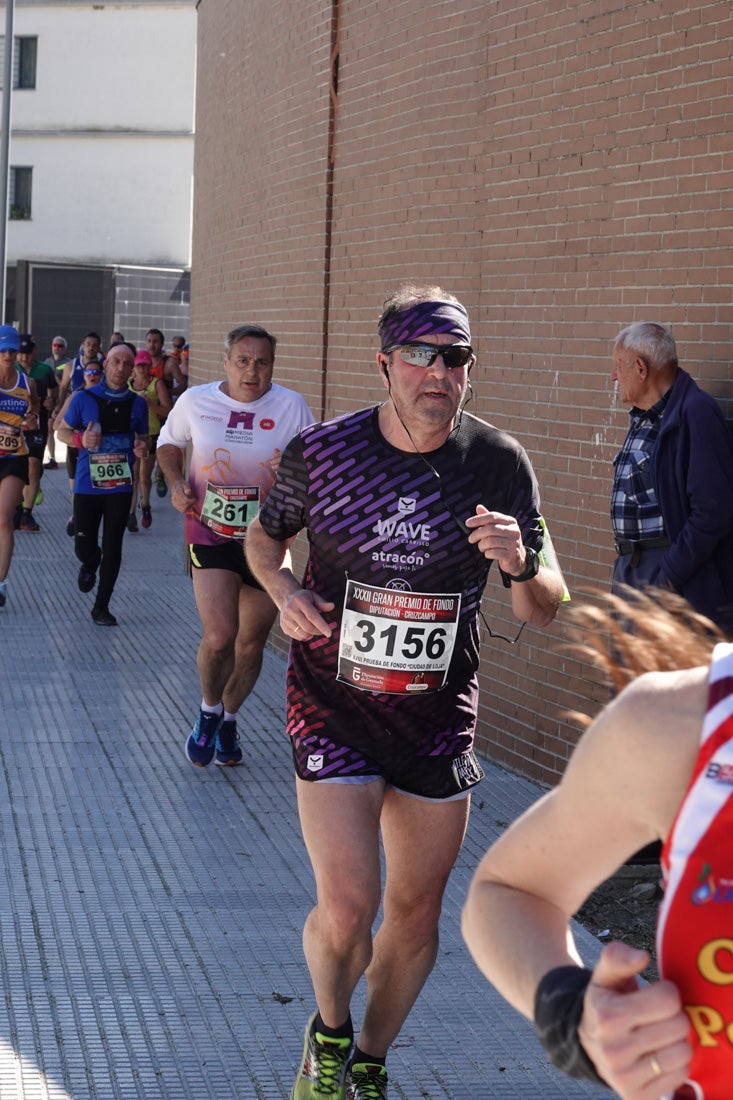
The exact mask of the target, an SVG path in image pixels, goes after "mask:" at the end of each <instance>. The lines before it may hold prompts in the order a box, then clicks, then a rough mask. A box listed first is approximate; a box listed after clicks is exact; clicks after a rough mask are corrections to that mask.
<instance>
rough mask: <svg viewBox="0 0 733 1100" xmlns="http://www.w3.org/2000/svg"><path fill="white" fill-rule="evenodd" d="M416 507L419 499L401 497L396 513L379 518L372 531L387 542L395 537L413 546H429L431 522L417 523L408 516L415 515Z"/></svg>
mask: <svg viewBox="0 0 733 1100" xmlns="http://www.w3.org/2000/svg"><path fill="white" fill-rule="evenodd" d="M416 509H417V501H416V500H415V498H414V497H400V498H399V500H398V501H397V511H396V513H395V514H393V515H391V516H387V517H386V519H378V520H377V522H376V523H375V524H374V526H373V527H372V531H373V532H374V534H375V535H378V536H379V538H380V539H382V540H383V541H385V542H386V541H387V540H389V539H394V540H395V541H396V542H404V543H407V544H408V545H411V546H427V545H428V544H429V542H430V536H431V527H430V524H429V523H415V522H413V521H412V520H411V519H409V518H407V517H409V516H412V515H414V513H415V510H416Z"/></svg>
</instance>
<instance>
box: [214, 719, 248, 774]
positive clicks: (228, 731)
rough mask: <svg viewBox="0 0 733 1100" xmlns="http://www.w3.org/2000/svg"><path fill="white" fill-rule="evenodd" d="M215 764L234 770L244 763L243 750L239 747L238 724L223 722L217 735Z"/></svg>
mask: <svg viewBox="0 0 733 1100" xmlns="http://www.w3.org/2000/svg"><path fill="white" fill-rule="evenodd" d="M214 763H215V764H218V765H219V767H220V768H234V767H236V765H237V764H241V763H242V750H241V749H240V747H239V737H238V736H237V723H236V722H233V721H231V719H230V720H229V721H228V722H222V724H221V725H220V726H219V732H218V733H217V735H216V759H215V760H214Z"/></svg>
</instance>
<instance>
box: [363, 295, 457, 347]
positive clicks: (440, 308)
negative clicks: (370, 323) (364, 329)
mask: <svg viewBox="0 0 733 1100" xmlns="http://www.w3.org/2000/svg"><path fill="white" fill-rule="evenodd" d="M443 332H448V333H450V334H451V336H457V337H458V340H459V341H460V342H461V343H462V344H470V343H471V327H470V325H469V323H468V314H467V313H466V310H465V309H464V308H463V306H462V305H461V304H460V302H415V304H414V305H411V306H407V308H406V309H403V310H402V311H401V312H400V313H392V314H390V316H389V317H387V318H386V320H384V321H383V322H382V323H381V324H380V326H379V336H380V339H381V341H382V351H387V349H388V348H394V347H398V346H399V345H400V344H412V343H414V342H415V341H418V340H422V339H423V337H425V336H436V335H437V334H438V333H443Z"/></svg>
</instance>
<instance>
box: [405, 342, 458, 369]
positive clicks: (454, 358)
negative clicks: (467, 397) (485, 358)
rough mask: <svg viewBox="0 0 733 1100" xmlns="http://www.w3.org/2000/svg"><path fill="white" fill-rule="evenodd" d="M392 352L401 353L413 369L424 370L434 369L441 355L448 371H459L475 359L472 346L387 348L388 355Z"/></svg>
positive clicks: (408, 345) (436, 345)
mask: <svg viewBox="0 0 733 1100" xmlns="http://www.w3.org/2000/svg"><path fill="white" fill-rule="evenodd" d="M392 351H398V352H399V353H400V359H401V360H402V362H403V363H408V364H409V365H410V366H411V367H422V368H423V369H424V370H427V368H428V367H432V365H433V363H434V362H435V360H436V359H437V358H438V356H439V355H441V356H442V357H443V362H444V363H445V366H446V370H459V369H460V368H461V367H465V366H466V365H467V364H468V363H470V362H471V360H472V359H473V348H472V347H471V345H470V344H444V345H442V344H441V345H439V344H396V345H395V346H394V347H392V348H387V354H389V353H390V352H392Z"/></svg>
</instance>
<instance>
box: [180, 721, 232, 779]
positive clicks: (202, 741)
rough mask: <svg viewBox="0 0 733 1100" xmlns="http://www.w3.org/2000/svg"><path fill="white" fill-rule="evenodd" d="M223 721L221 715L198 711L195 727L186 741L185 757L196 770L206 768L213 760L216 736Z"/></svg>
mask: <svg viewBox="0 0 733 1100" xmlns="http://www.w3.org/2000/svg"><path fill="white" fill-rule="evenodd" d="M223 721H224V716H223V715H222V714H208V713H207V712H206V711H205V710H200V711H199V716H198V718H197V719H196V725H195V726H194V727H193V729H192V730H191V732H190V733H189V735H188V740H187V741H186V756H187V757H188V759H189V760H190V761H191V763H192V764H195V765H196V767H197V768H207V767H208V766H209V764H210V763H211V761H212V760H213V759H214V753H215V752H216V735H217V733H218V732H219V726H220V725H221V724H222V722H223Z"/></svg>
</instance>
